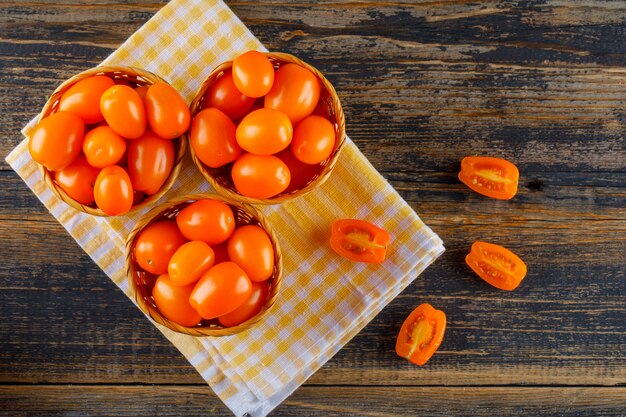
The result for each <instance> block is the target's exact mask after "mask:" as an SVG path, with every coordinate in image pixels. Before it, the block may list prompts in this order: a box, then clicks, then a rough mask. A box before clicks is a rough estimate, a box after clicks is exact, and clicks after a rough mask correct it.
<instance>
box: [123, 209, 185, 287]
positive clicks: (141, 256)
mask: <svg viewBox="0 0 626 417" xmlns="http://www.w3.org/2000/svg"><path fill="white" fill-rule="evenodd" d="M185 242H187V239H185V237H184V236H183V235H182V233H180V230H178V226H176V222H174V221H173V220H162V221H159V222H156V223H152V224H150V225H148V226H147V227H146V228H144V229H143V230H142V231H141V233H140V235H139V237H138V238H137V240H136V241H135V248H134V249H133V251H134V254H135V259H136V260H137V263H138V264H139V266H140V267H141V268H142V269H143V270H144V271H147V272H149V273H151V274H155V275H161V274H166V273H167V267H168V265H169V263H170V260H171V259H172V256H173V255H174V253H176V251H177V250H178V248H180V247H181V246H182V245H183V244H184V243H185Z"/></svg>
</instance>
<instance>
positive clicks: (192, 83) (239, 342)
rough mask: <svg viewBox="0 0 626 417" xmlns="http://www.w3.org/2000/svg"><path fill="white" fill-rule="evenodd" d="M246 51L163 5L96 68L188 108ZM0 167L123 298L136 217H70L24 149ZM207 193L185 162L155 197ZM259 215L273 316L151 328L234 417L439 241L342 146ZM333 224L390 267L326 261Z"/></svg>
mask: <svg viewBox="0 0 626 417" xmlns="http://www.w3.org/2000/svg"><path fill="white" fill-rule="evenodd" d="M249 49H258V50H263V46H262V45H261V44H260V43H259V41H258V40H257V39H256V38H255V37H254V36H253V35H252V34H251V33H250V32H249V31H248V30H247V28H246V27H245V26H244V25H243V24H242V23H241V21H240V20H239V19H238V18H237V17H236V16H235V15H234V14H233V13H232V12H231V11H230V9H229V8H228V7H226V6H225V5H224V4H223V3H222V2H221V1H219V0H212V1H207V0H193V1H189V0H173V1H171V2H170V3H169V4H168V5H166V6H165V7H163V8H162V9H161V10H160V11H159V12H158V13H157V14H156V15H155V16H154V17H153V18H152V19H150V21H148V22H147V23H146V24H145V25H144V26H143V27H142V28H141V29H139V30H138V31H137V32H136V33H135V34H134V35H132V36H131V37H130V38H129V39H128V40H127V41H126V42H125V43H124V44H123V45H122V46H121V47H120V48H119V49H118V50H117V51H115V52H114V53H113V54H111V56H109V57H108V58H107V59H106V60H105V61H104V62H103V64H119V65H130V66H137V67H142V68H146V69H147V70H149V71H152V72H154V73H156V74H158V75H160V76H161V77H163V78H165V79H167V80H168V81H170V83H171V84H172V85H173V86H174V87H176V88H177V89H178V90H179V91H181V92H182V94H183V96H184V97H186V99H187V100H188V102H190V101H191V99H192V97H193V94H194V92H195V91H196V90H197V89H198V88H199V86H200V84H201V82H202V81H203V80H204V79H205V77H206V76H207V75H208V74H209V73H210V71H211V69H212V68H213V67H215V66H216V65H217V64H219V63H221V62H223V61H227V60H231V59H232V58H233V57H235V56H237V55H238V54H240V53H242V52H243V51H246V50H249ZM42 105H43V103H42ZM32 111H33V113H35V112H37V111H38V109H32ZM348 126H350V121H349V120H348ZM31 127H32V122H31V124H30V125H29V126H27V127H26V128H25V129H24V134H25V135H26V136H27V135H28V131H29V129H30V128H31ZM6 159H7V162H8V163H9V164H10V165H11V167H12V168H13V169H14V170H15V171H16V172H17V173H18V174H19V175H20V176H21V177H22V178H23V179H24V181H25V182H26V184H27V185H28V186H29V187H30V188H31V189H32V190H33V192H34V193H35V194H36V195H37V196H38V197H39V199H40V200H41V201H42V202H43V203H44V204H45V206H46V207H47V208H48V209H49V210H50V212H51V213H52V214H53V215H54V217H56V219H57V220H58V221H59V222H60V223H61V224H62V225H63V226H64V227H65V228H66V229H67V231H68V232H69V233H70V234H71V235H72V237H74V239H76V241H77V242H78V243H79V244H80V246H81V247H82V248H83V249H84V250H85V252H87V253H88V254H89V255H90V256H91V258H92V259H93V260H94V261H95V262H96V263H97V264H98V265H99V266H100V267H101V268H102V270H103V271H104V272H105V273H106V274H107V275H108V276H109V277H110V278H111V279H112V280H113V281H114V282H115V283H116V284H117V285H118V286H119V287H120V288H121V289H122V290H123V291H124V293H125V294H126V295H127V296H129V298H131V300H132V296H131V294H130V292H129V284H128V281H127V278H126V276H125V274H124V241H125V238H126V236H127V235H128V233H129V232H130V230H131V229H132V227H133V225H134V224H135V222H136V221H137V220H138V219H139V217H140V216H141V214H143V213H136V214H134V215H132V216H122V217H119V218H98V217H91V216H88V215H86V214H83V213H80V212H77V211H75V210H74V209H72V208H71V207H69V206H67V205H66V204H65V203H63V202H62V201H60V200H59V199H58V198H56V197H55V195H54V194H53V193H52V192H51V191H50V190H49V189H47V188H46V185H45V184H44V182H43V180H42V177H41V175H40V172H39V170H38V168H37V166H36V164H35V163H34V162H33V160H32V159H31V158H30V155H29V153H28V147H27V141H26V140H24V141H23V142H22V143H21V144H19V145H18V146H17V147H16V148H15V149H14V150H13V152H11V154H10V155H9V156H8V157H7V158H6ZM208 191H211V189H210V187H209V185H208V184H207V183H206V181H204V179H203V177H202V176H201V175H200V174H199V173H198V172H197V171H196V168H195V166H194V165H193V163H192V162H191V160H190V158H187V159H186V160H185V161H184V167H183V169H182V170H181V173H180V176H179V178H178V180H177V182H176V183H175V184H174V186H173V187H172V189H171V190H170V191H169V193H168V194H167V195H166V196H165V197H164V198H170V197H173V196H177V195H182V194H187V193H196V192H208ZM162 201H163V200H162ZM146 211H147V209H146ZM263 211H264V212H265V214H267V216H268V217H269V219H270V221H271V222H272V224H273V226H274V228H275V230H276V232H277V235H278V237H279V239H280V245H281V247H282V249H283V254H284V256H283V259H284V270H285V277H284V282H283V285H282V288H281V293H280V297H279V300H278V301H277V304H276V305H275V307H274V309H273V311H272V313H271V314H270V315H269V316H268V317H267V318H266V319H264V320H263V321H262V322H261V323H260V324H258V325H257V326H256V327H254V328H253V329H251V330H248V331H246V332H243V333H241V334H238V335H235V336H230V337H222V338H194V337H190V336H184V335H180V334H177V333H173V332H171V331H170V330H168V329H166V328H164V327H161V326H158V325H157V327H158V328H159V330H160V331H161V332H162V333H163V334H164V335H165V336H166V337H167V338H168V339H169V340H170V341H171V342H172V343H173V344H174V345H175V346H176V347H177V348H178V349H179V350H180V351H181V352H182V353H183V354H184V355H185V356H186V357H187V359H188V360H189V362H190V363H191V364H192V365H193V366H194V367H195V368H196V369H197V370H198V372H199V373H200V375H202V377H203V378H204V379H205V380H206V381H207V383H208V384H209V385H210V386H211V387H212V388H213V390H214V391H215V393H216V394H217V395H218V396H219V397H220V398H221V399H222V400H223V401H224V403H226V405H227V406H228V407H229V408H230V409H231V410H232V411H233V413H234V414H235V415H237V416H243V415H245V414H248V415H250V416H253V417H256V416H265V415H266V414H267V413H269V412H270V411H271V410H272V409H273V408H274V407H276V406H277V405H278V404H280V402H281V401H283V400H284V399H285V398H286V397H287V396H289V395H290V394H291V393H292V392H293V391H294V390H295V389H296V388H297V387H298V386H300V385H301V384H302V383H303V382H304V381H305V380H306V379H307V378H308V377H310V376H311V375H312V374H313V373H314V372H315V371H316V370H317V369H319V368H320V367H321V366H322V365H323V364H324V363H325V362H326V361H327V360H328V359H330V358H331V357H332V356H333V355H334V354H335V353H336V352H337V351H338V350H339V349H341V347H342V346H344V345H345V344H346V343H347V342H348V341H349V340H350V339H351V338H352V337H353V336H354V335H356V334H357V333H358V332H359V331H360V330H361V329H362V328H363V327H364V326H365V325H366V324H367V323H368V322H369V321H370V320H371V319H372V318H373V317H374V316H375V315H376V314H378V312H379V311H380V310H381V309H382V308H383V307H384V306H385V305H387V304H388V303H389V302H390V301H391V300H392V299H393V298H394V297H395V296H397V295H398V294H399V293H400V292H401V291H402V290H403V289H404V288H405V287H406V286H407V285H408V284H409V283H410V282H411V281H412V280H413V279H415V278H416V277H417V276H418V275H419V274H420V272H421V271H423V270H424V268H426V267H427V266H428V265H429V264H430V263H431V262H433V260H435V259H436V258H437V257H438V256H439V255H440V254H441V253H442V252H443V250H444V248H443V245H442V242H441V240H440V239H439V238H438V237H437V235H436V234H434V233H433V232H432V231H431V230H430V229H429V228H428V227H426V226H425V225H424V224H423V223H422V221H421V220H420V218H419V217H418V216H417V214H415V212H414V211H413V210H412V209H411V208H410V207H409V205H408V204H407V203H406V202H405V201H404V200H402V198H401V197H400V196H399V195H398V193H397V192H396V191H395V190H394V189H393V188H392V187H391V186H390V185H389V184H388V183H387V182H386V181H385V180H384V179H383V178H382V177H381V176H380V175H379V174H378V173H377V172H376V170H375V169H374V168H373V167H372V166H371V165H370V164H369V162H368V161H367V159H365V157H364V156H363V155H362V154H361V153H360V152H359V150H358V149H357V147H356V146H355V145H354V144H353V143H352V142H351V141H350V140H349V139H348V141H347V143H346V145H345V147H344V150H343V151H342V154H341V157H340V159H339V162H338V164H337V166H336V168H335V171H334V172H333V174H332V175H331V177H330V179H329V180H328V181H327V182H326V183H325V184H324V185H323V186H322V187H320V188H318V189H317V190H315V191H314V192H312V193H310V194H308V195H306V196H304V197H300V198H297V199H295V200H293V201H291V202H288V203H285V204H282V205H279V206H273V207H265V208H263ZM144 212H145V211H144ZM340 218H359V219H366V220H369V221H371V222H373V223H375V224H377V225H379V226H381V227H384V228H385V229H386V230H388V231H389V232H390V233H391V235H392V239H393V240H392V245H391V248H390V250H389V253H388V259H387V260H386V261H385V262H384V263H383V264H382V265H380V266H376V265H368V264H360V263H352V262H350V261H347V260H344V259H342V258H340V257H338V256H336V255H335V254H334V253H333V252H332V251H331V249H330V247H329V245H328V238H329V233H330V224H331V223H332V221H334V220H336V219H340Z"/></svg>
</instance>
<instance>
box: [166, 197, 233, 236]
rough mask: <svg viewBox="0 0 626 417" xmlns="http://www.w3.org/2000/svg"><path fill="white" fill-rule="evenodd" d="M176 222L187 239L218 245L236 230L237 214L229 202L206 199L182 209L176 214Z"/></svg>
mask: <svg viewBox="0 0 626 417" xmlns="http://www.w3.org/2000/svg"><path fill="white" fill-rule="evenodd" d="M176 224H177V225H178V227H179V228H180V231H181V233H182V234H183V236H185V237H186V238H187V239H189V240H201V241H203V242H206V243H207V244H209V245H217V244H220V243H222V242H225V241H226V239H228V238H229V237H230V235H231V234H232V233H233V230H235V216H234V215H233V211H232V209H231V208H230V206H228V204H226V203H223V202H221V201H218V200H212V199H206V200H199V201H196V202H194V203H191V204H189V205H188V206H187V207H185V208H184V209H182V210H181V211H180V212H179V213H178V216H176Z"/></svg>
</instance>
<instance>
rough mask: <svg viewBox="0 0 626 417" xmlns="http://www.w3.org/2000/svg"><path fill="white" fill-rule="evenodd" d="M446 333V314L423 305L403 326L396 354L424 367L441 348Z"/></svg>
mask: <svg viewBox="0 0 626 417" xmlns="http://www.w3.org/2000/svg"><path fill="white" fill-rule="evenodd" d="M445 332H446V315H445V313H444V312H443V311H441V310H435V309H434V308H433V306H431V305H430V304H428V303H424V304H421V305H420V306H418V307H417V308H416V309H415V310H413V312H412V313H411V314H410V315H409V317H407V319H406V320H405V321H404V323H403V324H402V328H401V329H400V333H399V334H398V340H397V341H396V353H397V354H398V355H399V356H401V357H403V358H405V359H408V360H409V361H411V362H413V363H414V364H416V365H424V364H425V363H426V362H428V360H429V359H430V358H431V357H432V356H433V354H434V353H435V351H436V350H437V349H438V348H439V345H440V344H441V341H442V340H443V334H444V333H445Z"/></svg>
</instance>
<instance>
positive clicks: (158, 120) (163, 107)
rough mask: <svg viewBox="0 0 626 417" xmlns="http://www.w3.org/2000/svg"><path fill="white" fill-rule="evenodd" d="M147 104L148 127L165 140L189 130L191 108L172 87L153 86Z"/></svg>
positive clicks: (164, 84) (157, 84) (158, 84)
mask: <svg viewBox="0 0 626 417" xmlns="http://www.w3.org/2000/svg"><path fill="white" fill-rule="evenodd" d="M145 102H146V117H147V119H148V125H149V126H150V129H152V131H153V132H154V133H156V134H157V135H159V136H160V137H162V138H163V139H174V138H177V137H179V136H181V135H182V134H183V133H185V132H186V131H187V129H189V124H190V123H191V114H190V113H189V106H188V105H187V103H185V100H183V98H182V97H181V95H180V93H179V92H178V91H176V90H175V89H174V88H173V87H172V86H170V85H168V84H166V83H155V84H153V85H151V86H150V87H149V88H148V91H147V92H146V98H145Z"/></svg>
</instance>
